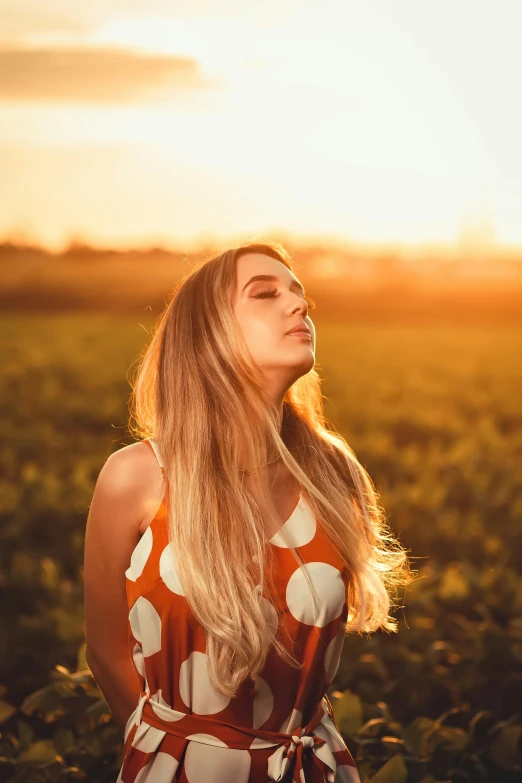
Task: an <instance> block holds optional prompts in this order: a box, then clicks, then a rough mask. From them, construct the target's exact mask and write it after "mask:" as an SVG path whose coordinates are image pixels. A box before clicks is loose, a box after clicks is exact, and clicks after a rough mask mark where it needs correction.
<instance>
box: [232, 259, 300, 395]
mask: <svg viewBox="0 0 522 783" xmlns="http://www.w3.org/2000/svg"><path fill="white" fill-rule="evenodd" d="M258 275H268V276H270V277H271V278H273V279H270V280H266V279H265V280H253V281H252V278H253V277H257V276H258ZM304 296H305V293H304V290H303V288H302V286H301V284H300V282H299V280H298V279H297V277H295V275H294V274H293V272H291V271H290V270H289V269H288V267H286V266H285V265H284V264H283V263H282V262H281V261H277V260H276V259H275V258H272V257H271V256H267V255H265V254H263V253H247V254H245V255H243V256H241V257H240V258H239V260H238V262H237V277H236V297H235V301H234V314H235V316H236V318H237V320H238V322H239V325H240V328H241V330H242V332H243V336H244V339H245V341H246V344H247V346H248V349H249V351H250V353H251V355H252V358H253V360H254V361H255V363H256V364H257V365H258V367H260V368H261V370H262V372H263V374H264V376H265V377H266V379H267V382H268V386H269V391H270V392H271V394H272V395H273V397H274V399H277V398H279V400H282V398H283V397H284V395H285V393H286V391H287V389H289V388H290V386H291V385H292V384H293V383H295V381H296V380H297V379H298V378H300V377H301V376H302V375H305V374H306V373H307V372H309V371H310V370H311V369H312V368H313V366H314V363H315V328H314V324H313V322H312V319H311V318H310V316H309V315H308V304H307V302H306V300H305V298H304ZM296 326H306V327H308V329H309V330H310V336H307V335H303V334H297V335H291V334H287V332H288V331H289V330H290V329H293V328H294V327H296Z"/></svg>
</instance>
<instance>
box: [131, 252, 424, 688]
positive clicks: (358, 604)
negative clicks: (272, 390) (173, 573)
mask: <svg viewBox="0 0 522 783" xmlns="http://www.w3.org/2000/svg"><path fill="white" fill-rule="evenodd" d="M245 253H263V254H266V255H268V256H270V257H272V258H274V259H276V260H278V261H280V262H281V263H283V264H284V265H285V266H286V267H287V268H288V269H289V270H290V271H293V268H292V263H291V258H290V255H289V253H288V251H287V250H286V249H285V248H284V247H283V246H282V245H281V244H279V243H278V242H272V241H267V242H250V243H246V244H243V245H241V246H240V247H237V248H232V249H228V250H226V251H225V252H223V253H221V254H220V255H218V256H217V257H214V258H211V259H210V260H205V261H203V262H199V263H198V264H197V265H195V266H194V267H193V269H192V270H191V271H190V272H189V273H188V274H187V275H186V276H184V277H183V278H181V279H180V280H179V281H178V283H177V284H176V286H175V288H174V290H173V292H172V295H171V297H170V299H169V301H168V303H167V305H166V307H165V309H164V311H163V313H162V314H161V315H160V317H159V318H158V321H157V325H156V327H155V329H154V330H153V334H152V339H151V340H150V342H149V344H148V345H147V346H146V347H145V348H144V350H143V351H142V353H141V354H140V357H139V360H138V367H137V371H136V374H135V379H134V382H133V389H132V394H131V401H130V418H129V422H130V423H129V428H130V431H131V432H132V433H133V434H134V435H135V436H136V437H137V438H138V439H143V438H153V439H154V440H155V441H156V442H157V444H158V447H159V451H160V454H161V455H162V458H163V462H164V465H165V471H166V480H167V481H166V487H165V493H166V494H165V502H166V507H167V513H168V527H169V539H170V542H171V543H170V545H171V546H172V547H173V552H174V553H175V560H174V562H175V563H176V565H177V574H178V577H179V580H180V582H181V585H182V587H183V591H184V594H185V597H186V600H187V602H188V604H189V606H190V609H191V610H192V612H193V613H194V615H195V617H196V619H197V620H198V621H199V623H201V625H202V626H203V628H204V629H205V635H206V653H207V656H208V662H209V676H210V680H211V683H212V685H213V687H214V688H215V689H216V690H218V691H221V692H222V693H224V694H227V695H228V696H229V697H234V696H235V695H236V694H237V689H238V687H239V685H240V684H241V683H242V682H243V681H244V680H245V679H246V678H248V677H250V678H252V679H253V680H256V678H257V676H258V675H259V673H260V672H261V671H262V669H263V666H264V663H265V659H266V656H267V653H268V652H269V650H270V648H271V645H273V647H274V649H275V651H276V652H277V654H278V655H280V656H281V657H282V658H283V659H285V660H286V661H287V662H288V663H289V664H290V665H291V666H294V667H297V668H300V666H301V664H300V662H299V660H298V659H297V658H295V657H294V654H293V652H292V640H291V639H289V638H287V641H288V642H289V643H290V648H291V649H290V650H289V649H287V646H286V645H285V644H284V643H283V639H279V638H275V637H274V636H273V632H272V630H271V623H272V619H271V618H270V617H269V616H267V615H265V611H266V609H264V602H263V601H260V592H265V591H266V590H268V591H269V592H270V591H271V590H272V589H274V582H273V569H274V556H273V552H272V547H269V546H266V533H265V531H266V530H267V521H268V520H270V521H269V522H268V524H269V525H271V526H272V527H276V528H277V527H279V526H280V524H281V522H280V520H279V518H278V516H277V512H276V509H275V507H274V506H273V504H272V502H271V497H270V492H269V487H268V480H267V477H266V475H265V479H264V481H263V480H262V479H259V482H260V483H259V485H258V492H259V495H260V497H261V503H260V504H259V506H258V505H257V504H256V503H254V502H253V499H252V496H251V495H250V493H249V492H248V491H247V490H246V489H245V486H244V484H243V480H242V474H241V472H240V470H239V467H240V465H243V464H248V465H261V464H264V463H265V462H267V459H268V457H267V455H268V454H271V455H272V454H277V453H279V454H280V456H281V460H282V462H283V463H284V465H285V466H286V468H287V469H288V471H289V472H290V473H291V474H293V476H294V477H295V479H296V481H297V482H298V484H299V485H300V486H301V488H302V492H303V495H305V496H306V501H307V502H308V504H309V505H310V507H311V510H312V512H313V513H314V514H315V515H316V519H317V524H318V525H319V526H321V527H322V529H323V530H324V531H325V533H326V534H327V536H328V537H329V539H330V541H331V542H332V544H333V546H334V547H335V548H336V550H337V551H338V552H339V554H340V555H341V557H342V559H343V560H344V562H345V564H346V566H347V573H348V591H347V600H348V607H349V615H348V621H347V623H346V631H359V632H370V631H374V630H376V629H378V628H382V629H384V630H387V631H397V622H396V620H394V619H393V618H392V617H391V616H390V615H389V612H390V608H391V606H392V605H393V606H395V604H392V601H393V600H394V599H395V597H396V592H397V589H398V587H399V586H400V585H406V584H408V582H409V581H411V572H410V570H409V563H408V558H407V555H406V550H404V549H403V548H402V547H401V546H400V544H399V543H398V542H397V541H396V540H395V539H394V537H393V535H392V533H391V531H390V529H389V527H388V525H387V522H386V520H385V517H384V513H383V509H382V508H381V507H380V506H379V505H378V502H377V500H378V494H377V491H376V489H375V487H374V485H373V483H372V480H371V478H370V476H369V474H368V473H367V472H366V470H365V469H364V467H363V466H362V465H361V464H360V463H359V461H358V460H357V458H356V456H355V454H354V452H353V451H352V449H351V448H350V447H349V446H348V444H347V442H346V441H345V439H344V438H343V437H342V436H341V435H340V434H338V433H336V432H334V431H333V430H332V429H328V428H327V424H329V422H327V420H326V419H325V417H324V414H323V398H322V394H321V381H320V378H319V375H318V373H317V371H316V370H315V368H313V369H312V370H310V371H309V372H308V373H307V374H305V375H304V376H302V377H300V378H299V379H298V380H297V381H296V382H295V383H294V384H293V385H292V386H291V387H290V388H289V389H288V391H287V393H286V395H285V397H284V400H283V412H282V420H281V419H280V411H279V410H277V409H276V408H275V406H274V405H273V404H272V402H271V401H269V400H268V399H267V397H266V394H265V393H264V390H263V381H262V377H261V375H260V372H259V370H258V368H257V367H256V365H255V363H254V362H253V359H252V357H251V355H250V352H249V351H248V349H247V346H246V343H245V341H244V339H243V336H242V332H241V329H240V328H239V324H238V322H237V320H236V318H235V315H234V312H233V302H234V297H235V295H236V265H237V260H238V258H239V257H240V256H242V255H243V254H245ZM245 459H246V463H245V462H243V461H241V462H240V460H245ZM256 486H257V485H256ZM281 533H283V531H281ZM290 551H291V552H292V553H293V555H294V557H295V559H296V561H297V562H298V563H299V564H300V565H302V564H303V561H302V559H301V557H300V556H299V553H298V552H297V551H296V550H294V549H292V548H290ZM254 556H256V557H257V562H255V560H254V559H253V558H254ZM303 572H304V576H305V578H306V580H307V583H308V585H309V588H310V590H311V591H312V598H313V597H314V591H313V587H312V584H311V582H310V579H309V577H308V574H307V572H306V568H304V569H303ZM256 586H260V587H258V588H257V589H256ZM258 590H259V592H258ZM265 603H266V602H265ZM314 605H315V604H314ZM282 636H284V634H282ZM286 636H287V637H288V634H286Z"/></svg>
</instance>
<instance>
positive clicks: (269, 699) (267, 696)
mask: <svg viewBox="0 0 522 783" xmlns="http://www.w3.org/2000/svg"><path fill="white" fill-rule="evenodd" d="M273 709H274V694H273V693H272V689H271V688H270V685H269V684H268V683H267V681H266V680H264V679H263V678H262V677H259V679H258V681H257V682H255V683H254V718H253V721H254V722H253V726H252V728H254V729H259V728H260V726H262V725H263V723H266V721H267V720H268V718H269V717H270V715H271V714H272V710H273Z"/></svg>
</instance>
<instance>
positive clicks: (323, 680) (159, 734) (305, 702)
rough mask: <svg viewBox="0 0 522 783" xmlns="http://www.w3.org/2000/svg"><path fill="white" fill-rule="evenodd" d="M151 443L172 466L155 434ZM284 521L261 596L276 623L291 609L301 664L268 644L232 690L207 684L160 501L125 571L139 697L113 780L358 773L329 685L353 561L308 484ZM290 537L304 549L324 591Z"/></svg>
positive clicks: (244, 782)
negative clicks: (312, 503) (261, 661)
mask: <svg viewBox="0 0 522 783" xmlns="http://www.w3.org/2000/svg"><path fill="white" fill-rule="evenodd" d="M145 442H146V443H147V444H148V445H149V446H150V447H151V449H152V450H153V451H154V453H155V454H156V457H157V458H158V462H159V464H160V466H161V469H162V470H164V467H163V465H162V462H161V458H160V455H159V452H158V448H157V444H156V443H155V441H153V440H146V441H145ZM284 531H285V533H286V534H287V536H288V543H287V542H286V541H284V540H283V537H282V535H281V532H280V531H279V532H278V533H276V534H275V535H274V536H273V537H272V538H271V539H270V540H269V541H268V543H267V546H271V547H274V549H275V552H276V556H277V563H278V568H277V575H276V586H277V590H276V591H275V595H271V596H270V600H269V599H268V597H266V596H261V598H260V600H261V604H262V607H263V610H264V612H265V614H266V616H267V618H268V622H269V627H270V630H271V632H272V633H273V634H276V633H277V632H278V617H277V610H279V611H280V612H281V611H282V612H283V617H282V622H284V623H285V624H286V625H287V627H288V630H289V632H290V635H291V637H292V638H293V639H294V640H295V648H294V654H295V655H296V657H298V658H299V660H302V661H303V662H304V665H303V668H302V669H294V668H292V667H291V666H289V665H288V664H287V663H286V662H284V661H282V660H281V658H280V657H279V656H277V655H276V654H275V652H271V653H270V654H269V655H268V657H267V660H266V663H265V667H264V669H263V671H262V673H261V677H260V678H259V679H258V681H257V682H255V683H254V682H253V681H252V680H251V679H249V680H247V681H245V682H243V683H242V685H241V686H240V689H239V692H238V694H237V696H236V697H235V698H233V699H230V698H229V697H228V696H225V695H223V694H221V693H219V692H217V691H215V690H214V689H213V688H212V687H211V685H210V680H209V675H208V670H207V656H206V654H205V649H206V648H205V635H204V631H203V628H202V627H201V626H200V625H199V623H198V622H197V621H196V619H195V617H194V615H193V614H192V612H191V610H190V609H189V606H188V603H187V601H186V598H185V596H184V593H183V588H182V586H181V584H180V582H179V579H178V576H177V568H176V558H175V557H173V554H172V550H171V546H170V544H169V542H168V528H167V518H166V506H165V503H162V505H161V506H160V508H159V509H158V512H157V513H156V515H155V517H154V519H153V520H152V522H151V524H150V525H149V527H148V528H147V530H146V531H145V533H144V534H143V535H142V537H141V538H140V540H139V542H138V544H137V546H136V547H135V549H134V551H133V553H132V556H131V558H130V564H129V567H128V569H127V571H126V572H125V577H126V591H127V599H128V606H129V633H128V641H129V653H130V655H131V656H132V659H133V661H134V665H135V667H136V670H137V672H138V676H139V680H140V683H141V697H140V700H139V703H138V705H137V706H136V709H135V710H134V712H133V713H132V714H131V716H130V717H129V720H128V722H127V725H126V727H125V741H124V747H123V762H122V766H121V769H120V773H119V776H118V780H117V782H116V783H174V781H176V782H177V783H267V781H272V780H274V781H284V783H325V781H327V783H334V782H335V783H360V778H359V775H358V773H357V769H356V767H355V763H354V761H353V758H352V756H351V754H350V752H349V751H348V749H347V747H346V745H345V743H344V741H343V739H342V737H341V734H340V733H339V729H338V727H337V725H336V723H335V719H334V716H333V712H332V708H331V704H330V701H329V699H328V697H327V696H326V689H327V687H328V685H329V684H330V683H331V682H332V680H333V678H334V676H335V673H336V671H337V668H338V666H339V660H340V656H341V650H342V647H343V642H344V633H343V624H342V623H343V621H345V620H346V618H347V616H348V606H347V603H346V570H345V566H344V563H343V561H342V560H341V558H340V557H339V555H338V553H337V552H336V550H335V549H334V548H333V547H332V545H331V544H330V543H329V541H328V539H327V537H326V536H325V535H324V534H323V532H322V531H321V530H320V529H319V526H318V525H317V524H316V519H315V517H314V515H313V514H312V511H311V509H310V507H309V506H308V504H307V502H306V500H305V498H304V496H303V495H302V494H301V495H300V498H299V502H298V504H297V506H296V508H295V509H294V511H293V512H292V514H291V515H290V517H289V519H288V520H287V521H286V523H285V524H284ZM289 546H293V547H296V548H297V547H298V548H299V550H300V553H301V556H302V558H303V560H304V562H305V566H304V568H305V569H306V572H307V574H308V576H309V577H310V580H311V582H312V584H313V585H314V588H315V590H316V592H317V596H318V598H319V601H315V602H313V601H312V597H311V595H310V591H309V587H308V584H307V582H306V579H305V575H304V572H303V568H302V567H300V566H299V565H298V564H297V563H296V561H295V560H294V558H293V557H292V554H291V552H290V549H289Z"/></svg>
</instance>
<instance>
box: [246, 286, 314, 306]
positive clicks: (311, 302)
mask: <svg viewBox="0 0 522 783" xmlns="http://www.w3.org/2000/svg"><path fill="white" fill-rule="evenodd" d="M275 296H277V290H276V289H274V290H273V291H261V293H259V294H255V295H254V296H253V297H252V299H268V298H269V297H275ZM302 298H303V299H304V300H305V302H306V304H307V305H308V307H309V309H310V310H313V309H314V308H315V302H314V300H313V299H311V298H310V297H309V296H306V295H305V296H303V297H302Z"/></svg>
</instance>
